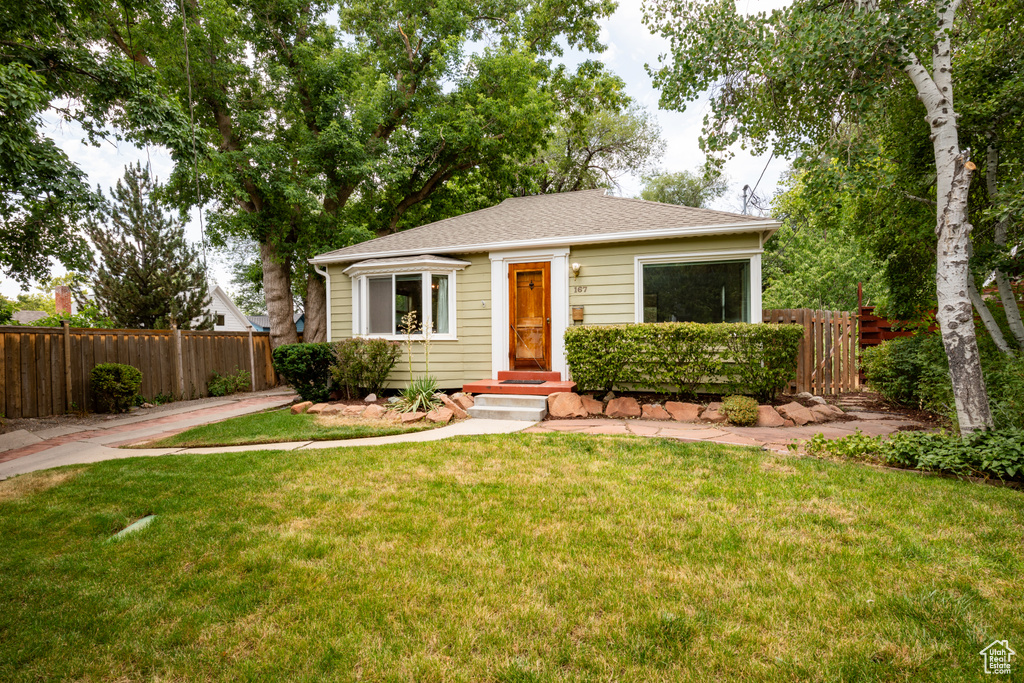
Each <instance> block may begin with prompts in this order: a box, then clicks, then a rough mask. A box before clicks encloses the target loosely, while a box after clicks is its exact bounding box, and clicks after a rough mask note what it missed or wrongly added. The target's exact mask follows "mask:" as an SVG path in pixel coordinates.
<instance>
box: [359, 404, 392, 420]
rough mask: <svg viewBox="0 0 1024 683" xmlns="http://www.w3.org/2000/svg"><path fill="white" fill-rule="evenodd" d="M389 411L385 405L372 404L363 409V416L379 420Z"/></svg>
mask: <svg viewBox="0 0 1024 683" xmlns="http://www.w3.org/2000/svg"><path fill="white" fill-rule="evenodd" d="M387 412H388V410H387V408H385V407H384V406H379V405H377V404H373V405H370V406H366V410H364V411H363V415H362V416H363V417H365V418H366V419H368V420H379V419H380V418H382V417H384V415H385V414H386V413H387Z"/></svg>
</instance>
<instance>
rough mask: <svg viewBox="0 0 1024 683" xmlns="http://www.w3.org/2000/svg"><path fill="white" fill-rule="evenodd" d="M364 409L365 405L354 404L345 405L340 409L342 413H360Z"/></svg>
mask: <svg viewBox="0 0 1024 683" xmlns="http://www.w3.org/2000/svg"><path fill="white" fill-rule="evenodd" d="M364 410H366V406H360V405H354V406H345V409H344V410H342V411H341V414H342V415H352V416H354V415H362V413H363V411H364Z"/></svg>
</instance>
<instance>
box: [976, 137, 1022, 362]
mask: <svg viewBox="0 0 1024 683" xmlns="http://www.w3.org/2000/svg"><path fill="white" fill-rule="evenodd" d="M998 178H999V150H998V149H997V148H996V147H995V145H989V146H988V158H987V159H986V163H985V181H986V182H987V184H988V197H989V201H990V202H991V201H994V200H995V196H996V194H997V193H998V192H999V179H998ZM1006 223H1007V220H1006V219H1005V218H1004V219H1003V220H1001V221H999V222H998V223H996V226H995V243H996V246H999V247H1005V246H1006ZM994 275H995V280H996V288H997V289H998V290H999V299H1000V300H1001V301H1002V302H1003V310H1005V311H1006V323H1007V324H1008V325H1009V326H1010V333H1011V334H1012V335H1013V338H1014V339H1016V340H1017V346H1018V347H1020V350H1021V351H1024V321H1021V317H1020V307H1019V306H1018V305H1017V297H1016V295H1014V293H1013V287H1011V286H1010V278H1008V277H1006V273H1004V272H1003V271H1001V270H999V269H998V268H996V270H995V273H994Z"/></svg>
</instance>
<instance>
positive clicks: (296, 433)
mask: <svg viewBox="0 0 1024 683" xmlns="http://www.w3.org/2000/svg"><path fill="white" fill-rule="evenodd" d="M435 426H437V425H434V424H429V423H426V422H419V423H415V424H409V425H403V424H394V423H388V422H380V421H370V420H358V419H347V418H342V417H320V416H318V415H308V414H305V413H304V414H301V415H292V414H291V412H290V411H289V410H273V411H269V412H265V413H252V414H251V415H242V416H241V417H233V418H231V419H229V420H224V421H223V422H214V423H212V424H207V425H202V426H200V427H193V428H192V429H189V430H187V431H184V432H181V433H180V434H174V435H173V436H168V437H166V438H163V439H160V440H158V441H151V442H147V443H144V444H137V445H136V446H134V447H135V448H192V447H197V446H241V445H243V444H262V443H281V442H283V441H330V440H332V439H360V438H363V437H367V436H388V435H390V434H403V433H405V432H419V431H422V430H424V429H431V428H432V427H435Z"/></svg>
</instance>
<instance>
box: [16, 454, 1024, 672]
mask: <svg viewBox="0 0 1024 683" xmlns="http://www.w3.org/2000/svg"><path fill="white" fill-rule="evenodd" d="M1022 502H1024V497H1022V494H1021V493H1020V492H1018V491H1014V490H1010V489H1006V488H997V487H991V486H984V485H978V484H972V483H967V482H960V481H956V480H953V479H946V478H939V477H930V476H921V475H919V474H915V473H911V472H904V471H894V470H883V469H878V468H873V467H870V466H865V465H859V464H851V463H835V462H828V461H822V460H814V459H800V458H796V457H792V456H784V455H774V454H769V453H764V452H760V451H755V450H753V449H741V448H732V447H725V446H721V445H715V444H707V443H698V444H681V443H676V442H669V441H663V440H656V439H640V438H633V437H591V436H583V435H563V434H553V435H512V436H500V437H498V436H495V437H483V438H473V439H469V438H465V439H457V440H449V441H444V442H432V443H426V444H395V445H392V446H386V447H376V448H359V449H355V448H346V449H328V450H319V451H295V452H287V453H285V452H259V453H233V454H218V455H195V454H193V455H172V456H163V457H157V458H133V459H127V460H113V461H108V462H102V463H97V464H94V465H90V466H86V467H78V468H65V469H61V470H51V471H48V472H41V473H37V474H33V475H25V476H22V477H17V478H15V479H12V480H9V481H7V482H0V539H3V552H2V553H0V605H3V609H0V680H13V681H29V680H39V679H73V680H110V681H113V680H137V679H150V680H154V679H159V680H224V681H228V680H232V681H233V680H261V681H271V680H307V681H319V680H345V681H348V680H363V681H580V680H602V681H604V680H620V681H705V680H723V681H726V680H728V681H736V680H741V681H755V680H756V681H762V680H763V681H776V680H820V681H854V680H858V681H875V680H877V681H892V680H901V681H902V680H911V681H963V680H985V678H986V677H985V676H984V674H982V670H981V658H980V657H979V656H978V652H979V651H980V650H981V649H982V648H983V647H984V646H985V645H987V644H988V643H989V642H991V641H993V640H995V639H997V638H998V639H1004V638H1005V639H1008V640H1009V641H1010V645H1011V646H1012V647H1013V648H1014V649H1016V650H1017V651H1021V647H1022V646H1024V596H1022V590H1021V589H1022V584H1021V576H1022V575H1024V544H1022V538H1024V505H1022ZM149 513H155V514H156V515H157V517H156V519H155V521H154V522H153V523H152V524H150V525H149V526H148V527H147V528H146V529H144V530H142V531H140V532H138V533H136V534H133V535H131V536H128V537H126V538H125V539H124V540H120V541H116V542H111V543H108V542H107V539H108V538H109V537H110V536H111V535H112V534H113V533H115V532H116V531H118V530H119V529H121V528H123V527H124V526H126V525H127V524H129V523H130V522H132V521H134V520H136V519H138V518H140V517H142V516H144V515H146V514H149ZM1022 667H1024V664H1020V663H1017V662H1015V663H1014V668H1015V669H1016V673H1015V678H1014V680H1019V679H1020V673H1019V672H1020V671H1021V668H1022Z"/></svg>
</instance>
